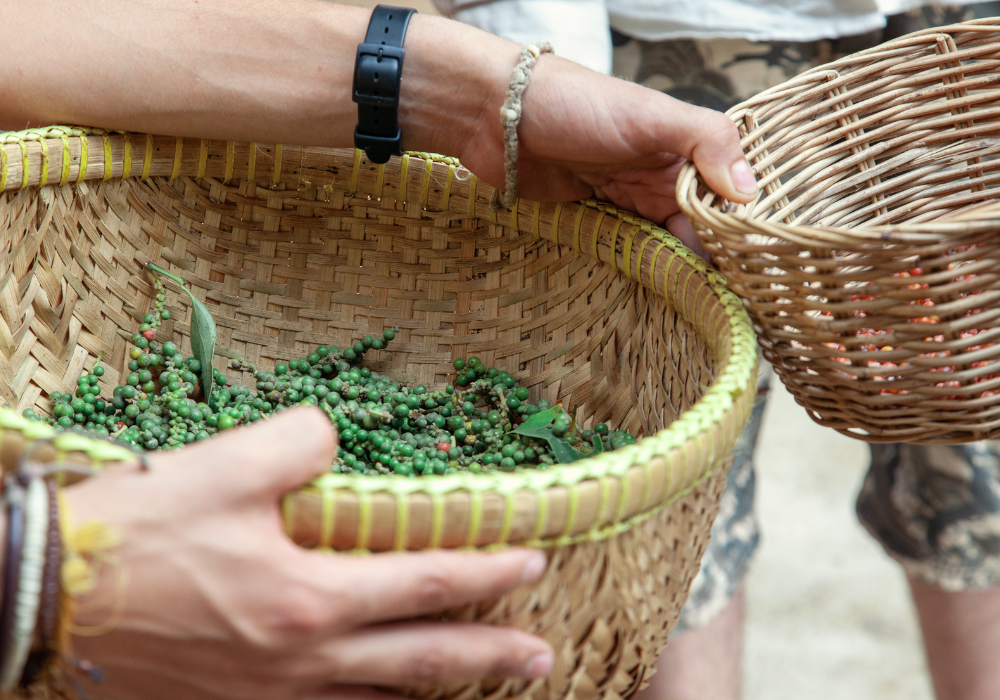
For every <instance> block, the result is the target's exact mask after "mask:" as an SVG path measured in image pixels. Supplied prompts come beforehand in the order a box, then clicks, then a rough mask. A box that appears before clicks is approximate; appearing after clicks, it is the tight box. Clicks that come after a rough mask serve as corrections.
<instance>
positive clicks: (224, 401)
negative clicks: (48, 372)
mask: <svg viewBox="0 0 1000 700" xmlns="http://www.w3.org/2000/svg"><path fill="white" fill-rule="evenodd" d="M156 285H157V295H156V313H154V314H147V315H146V316H145V318H144V319H143V324H142V325H140V327H139V332H138V333H136V334H135V335H134V336H133V337H132V343H133V347H132V348H131V350H130V359H129V363H128V369H129V372H130V373H129V374H128V376H127V378H126V380H125V384H124V385H123V386H119V387H116V388H115V389H114V392H113V395H112V396H111V397H110V398H104V397H102V396H101V390H100V387H99V384H98V381H99V378H100V377H101V376H103V375H104V368H103V367H101V365H100V362H98V363H97V364H96V365H95V366H94V367H93V368H92V369H91V370H90V371H89V372H87V373H86V374H85V375H84V376H82V377H80V379H79V381H78V382H77V388H76V392H75V394H71V393H70V392H66V393H61V392H54V393H53V394H51V395H50V399H51V400H52V403H53V410H52V416H51V417H48V416H46V417H39V416H38V415H36V414H35V412H34V411H33V410H31V409H28V410H27V411H25V413H24V415H25V416H26V417H28V418H32V419H36V420H45V421H47V422H49V423H51V424H53V425H55V426H56V427H58V428H63V429H76V430H83V431H86V432H89V433H92V434H96V435H98V436H101V437H105V438H111V439H115V440H117V441H118V442H120V443H123V444H125V445H127V446H130V447H134V448H138V449H145V450H155V449H168V448H177V447H180V446H182V445H185V444H187V443H190V442H194V441H196V440H205V439H208V438H209V437H211V436H212V435H214V434H216V433H218V432H220V431H224V430H229V429H231V428H233V427H235V426H238V425H245V424H249V423H254V422H256V421H259V420H263V419H266V418H267V417H269V416H271V415H273V414H275V413H277V412H279V411H282V410H285V409H286V408H288V407H290V406H295V405H313V406H318V407H319V408H321V409H322V410H323V411H324V412H325V413H326V414H327V415H328V416H329V418H330V420H331V421H332V422H333V423H334V425H336V427H337V429H338V431H339V435H340V448H339V450H338V454H337V457H336V459H335V461H334V464H333V465H332V470H333V471H334V472H341V473H359V474H390V473H395V474H401V475H407V476H415V475H430V474H448V473H455V472H457V471H460V470H464V471H469V472H473V473H478V472H482V471H490V470H502V471H516V470H519V469H524V468H540V469H544V468H546V467H547V466H549V465H552V464H555V463H556V462H557V461H559V460H558V459H557V457H556V455H555V454H554V452H553V450H552V445H551V444H550V442H549V440H546V439H544V438H539V437H537V436H531V437H527V436H524V435H519V434H518V433H517V432H516V430H517V428H518V425H519V424H520V423H521V422H522V421H523V420H524V419H525V418H527V417H529V416H532V415H534V414H537V413H539V412H541V411H549V410H550V409H551V407H550V405H549V402H548V401H545V400H542V401H539V402H538V403H537V404H532V403H530V402H529V400H528V398H529V392H528V390H527V388H525V387H523V386H518V385H517V382H516V381H515V379H514V377H513V376H511V375H510V374H509V373H508V372H505V371H502V370H498V369H495V368H489V367H486V366H485V365H484V364H483V363H482V362H481V361H480V360H479V358H477V357H470V358H469V359H468V360H465V359H458V360H455V361H454V367H455V370H456V372H457V376H456V378H455V385H457V388H456V386H451V385H449V386H447V387H445V388H444V389H443V390H440V391H430V390H428V388H427V387H425V386H422V385H417V386H406V385H404V384H401V383H399V382H395V381H392V380H391V379H389V378H388V377H386V376H384V375H380V374H378V373H377V372H373V371H371V370H370V369H369V368H367V367H364V366H362V362H363V359H364V356H365V353H366V352H368V351H369V350H384V349H386V348H387V347H388V345H389V344H390V343H391V342H392V341H393V339H394V338H395V330H394V329H391V328H390V329H387V330H385V331H384V332H383V333H382V335H381V337H373V336H365V337H364V338H363V339H362V340H359V341H357V342H355V343H353V345H351V346H350V347H346V348H343V349H340V348H337V347H329V346H326V345H320V346H319V347H317V348H316V350H315V352H311V353H309V354H308V355H307V356H306V357H304V358H301V359H297V360H292V361H290V362H288V363H287V364H286V363H279V364H277V365H276V366H275V368H274V370H272V371H266V370H257V369H256V368H255V367H254V366H253V365H251V364H250V363H247V362H245V361H242V360H234V361H233V362H232V368H233V369H237V370H241V371H244V372H247V373H251V374H252V375H253V377H254V379H255V380H256V385H255V387H254V389H251V388H250V387H248V386H229V385H228V380H227V378H226V376H225V375H224V374H222V373H221V372H219V370H217V369H215V368H211V371H212V373H213V377H214V387H213V390H212V395H211V396H210V397H207V399H206V397H204V396H200V395H199V393H200V386H201V383H200V381H199V380H200V376H201V372H202V371H204V370H205V368H203V367H202V366H201V363H200V362H199V361H198V360H197V359H195V358H193V357H184V356H182V354H181V353H180V352H178V350H177V347H176V346H175V344H174V343H172V342H165V343H162V344H160V343H158V342H157V341H156V339H155V338H156V328H158V327H159V325H160V322H161V321H162V320H165V319H168V318H170V312H169V311H168V310H167V309H165V308H163V304H164V301H165V295H164V291H163V288H162V285H161V284H160V282H159V279H157V282H156ZM196 397H198V398H200V399H202V400H201V401H198V400H196ZM554 413H555V415H554V418H553V420H552V421H551V422H550V423H547V426H548V427H547V430H548V431H549V433H550V434H551V438H550V439H559V440H562V441H564V442H565V443H566V444H567V445H569V446H571V447H573V448H574V449H575V450H577V451H578V455H586V454H587V453H588V452H589V451H590V450H591V446H592V445H594V444H597V443H599V444H601V445H602V446H603V445H607V446H608V448H609V449H617V448H619V447H623V446H625V445H628V444H631V443H634V442H635V437H633V436H632V435H630V434H628V433H626V432H624V431H614V430H609V429H608V427H607V426H606V425H604V424H603V423H601V424H598V425H596V426H595V427H594V428H593V429H592V430H579V429H577V428H576V426H575V425H574V423H573V420H572V416H571V415H570V414H569V413H566V412H565V411H562V410H561V409H557V410H556V411H555V412H554ZM540 418H541V417H540ZM595 436H597V437H596V438H595Z"/></svg>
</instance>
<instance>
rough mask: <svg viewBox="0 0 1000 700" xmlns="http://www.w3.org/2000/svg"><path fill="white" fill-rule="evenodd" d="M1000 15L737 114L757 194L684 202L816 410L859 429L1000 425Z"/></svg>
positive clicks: (949, 437) (896, 435)
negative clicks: (750, 198) (739, 199)
mask: <svg viewBox="0 0 1000 700" xmlns="http://www.w3.org/2000/svg"><path fill="white" fill-rule="evenodd" d="M998 70H1000V19H997V18H992V19H985V20H976V21H972V22H968V23H963V24H956V25H953V26H949V27H941V28H937V29H929V30H926V31H922V32H918V33H915V34H911V35H909V36H905V37H902V38H900V39H898V40H895V41H892V42H889V43H886V44H884V45H882V46H879V47H876V48H873V49H870V50H868V51H863V52H861V53H858V54H855V55H853V56H848V57H847V58H844V59H841V60H839V61H835V62H833V63H830V64H827V65H825V66H822V67H820V68H816V69H814V70H811V71H808V72H806V73H803V74H802V75H800V76H798V77H796V78H793V79H791V80H789V81H788V82H786V83H784V84H782V85H779V86H777V87H775V88H772V89H770V90H767V91H765V92H763V93H761V94H760V95H758V96H756V97H754V98H752V99H750V100H748V101H747V102H744V103H742V104H740V105H737V106H736V107H734V108H733V109H732V110H730V111H729V113H728V114H729V116H730V117H731V118H732V119H733V121H734V122H735V123H736V124H737V126H738V127H739V129H740V133H741V135H742V144H743V148H744V150H745V152H746V154H747V157H748V159H749V160H750V162H751V163H752V164H753V167H754V170H755V172H756V174H757V177H758V181H759V185H760V193H759V195H758V197H757V199H756V201H754V202H753V203H751V204H750V205H747V206H743V205H739V206H736V205H734V204H732V203H728V202H725V201H722V200H721V199H720V198H718V197H716V196H714V195H712V194H711V193H705V192H704V191H703V190H700V189H699V187H700V182H699V180H698V179H697V175H696V173H695V171H694V169H693V168H692V167H690V166H689V167H687V168H686V169H685V171H684V173H683V174H682V176H681V181H680V183H679V186H678V193H679V194H678V199H679V201H680V204H681V206H682V208H683V209H684V211H685V213H686V214H687V215H688V216H689V217H690V218H691V220H692V221H693V223H694V226H695V229H696V230H697V232H698V234H699V236H700V237H701V239H702V241H703V243H704V245H705V247H706V249H708V250H709V251H710V252H711V253H712V255H713V258H714V260H715V261H716V263H717V264H718V266H719V268H720V269H721V270H722V271H723V272H724V274H725V275H726V277H727V278H728V279H729V281H730V284H731V286H732V288H733V290H734V291H735V292H736V293H738V294H739V295H740V296H741V297H743V299H744V302H745V303H746V305H747V308H748V309H749V311H750V314H751V316H752V318H753V320H754V325H755V329H756V331H757V333H758V336H759V340H760V343H761V345H762V347H763V349H764V354H765V356H766V357H767V359H768V360H770V361H771V362H773V363H774V365H775V369H776V371H777V373H778V374H779V376H780V377H781V379H782V381H783V382H784V383H785V385H786V386H787V387H788V389H789V390H790V391H791V392H792V394H794V395H795V397H796V399H797V400H798V402H799V403H800V404H802V405H803V406H805V407H806V408H807V410H808V411H809V413H810V415H811V416H812V417H813V419H814V420H816V421H817V422H819V423H820V424H822V425H826V426H831V427H833V428H836V429H837V430H838V431H840V432H842V433H845V434H847V435H851V436H854V437H859V438H862V439H864V440H869V441H877V442H888V441H906V442H924V443H940V442H968V441H973V440H980V439H985V438H992V437H996V436H997V435H1000V345H997V344H996V341H997V338H998V336H1000V324H998V323H997V319H998V318H1000V273H998V269H1000V268H998V265H1000V238H998V232H1000V208H998V207H997V206H995V205H994V204H993V203H995V202H996V201H997V195H998V190H997V189H996V187H997V183H998V182H1000V160H998V159H997V154H1000V87H998V85H1000V72H998Z"/></svg>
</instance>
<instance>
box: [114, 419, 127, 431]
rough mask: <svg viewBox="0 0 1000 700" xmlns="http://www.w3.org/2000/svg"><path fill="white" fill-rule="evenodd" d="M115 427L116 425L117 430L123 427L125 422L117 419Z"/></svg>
mask: <svg viewBox="0 0 1000 700" xmlns="http://www.w3.org/2000/svg"><path fill="white" fill-rule="evenodd" d="M115 427H117V428H118V429H119V430H121V429H122V428H124V427H125V423H124V422H122V421H118V423H116V424H115Z"/></svg>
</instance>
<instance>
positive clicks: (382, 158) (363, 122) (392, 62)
mask: <svg viewBox="0 0 1000 700" xmlns="http://www.w3.org/2000/svg"><path fill="white" fill-rule="evenodd" d="M414 12H416V10H414V9H412V8H409V7H393V6H392V5H378V6H377V7H376V8H375V10H374V11H373V12H372V18H371V21H370V22H369V23H368V33H367V34H366V35H365V41H364V43H363V44H358V55H357V58H356V59H355V61H354V89H353V99H354V101H355V102H357V103H358V125H357V127H355V129H354V147H355V148H360V149H362V150H363V151H364V152H365V155H367V156H368V160H370V161H371V162H373V163H385V162H387V161H388V160H389V158H390V157H391V156H396V155H399V153H400V141H401V140H402V132H401V131H400V129H399V83H400V79H401V78H402V75H403V56H404V54H405V52H404V51H403V38H404V37H405V36H406V27H407V25H408V24H409V23H410V15H412V14H413V13H414Z"/></svg>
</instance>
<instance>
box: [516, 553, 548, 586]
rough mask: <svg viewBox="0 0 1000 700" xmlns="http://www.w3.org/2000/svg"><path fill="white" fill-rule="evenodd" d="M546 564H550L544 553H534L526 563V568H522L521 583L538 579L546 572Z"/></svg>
mask: <svg viewBox="0 0 1000 700" xmlns="http://www.w3.org/2000/svg"><path fill="white" fill-rule="evenodd" d="M546 566H548V561H547V560H546V559H545V555H544V554H542V553H541V552H535V553H534V554H532V555H531V558H530V559H528V561H527V562H526V563H525V565H524V569H522V570H521V583H531V582H532V581H537V580H538V579H539V577H541V575H542V574H543V573H545V567H546Z"/></svg>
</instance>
